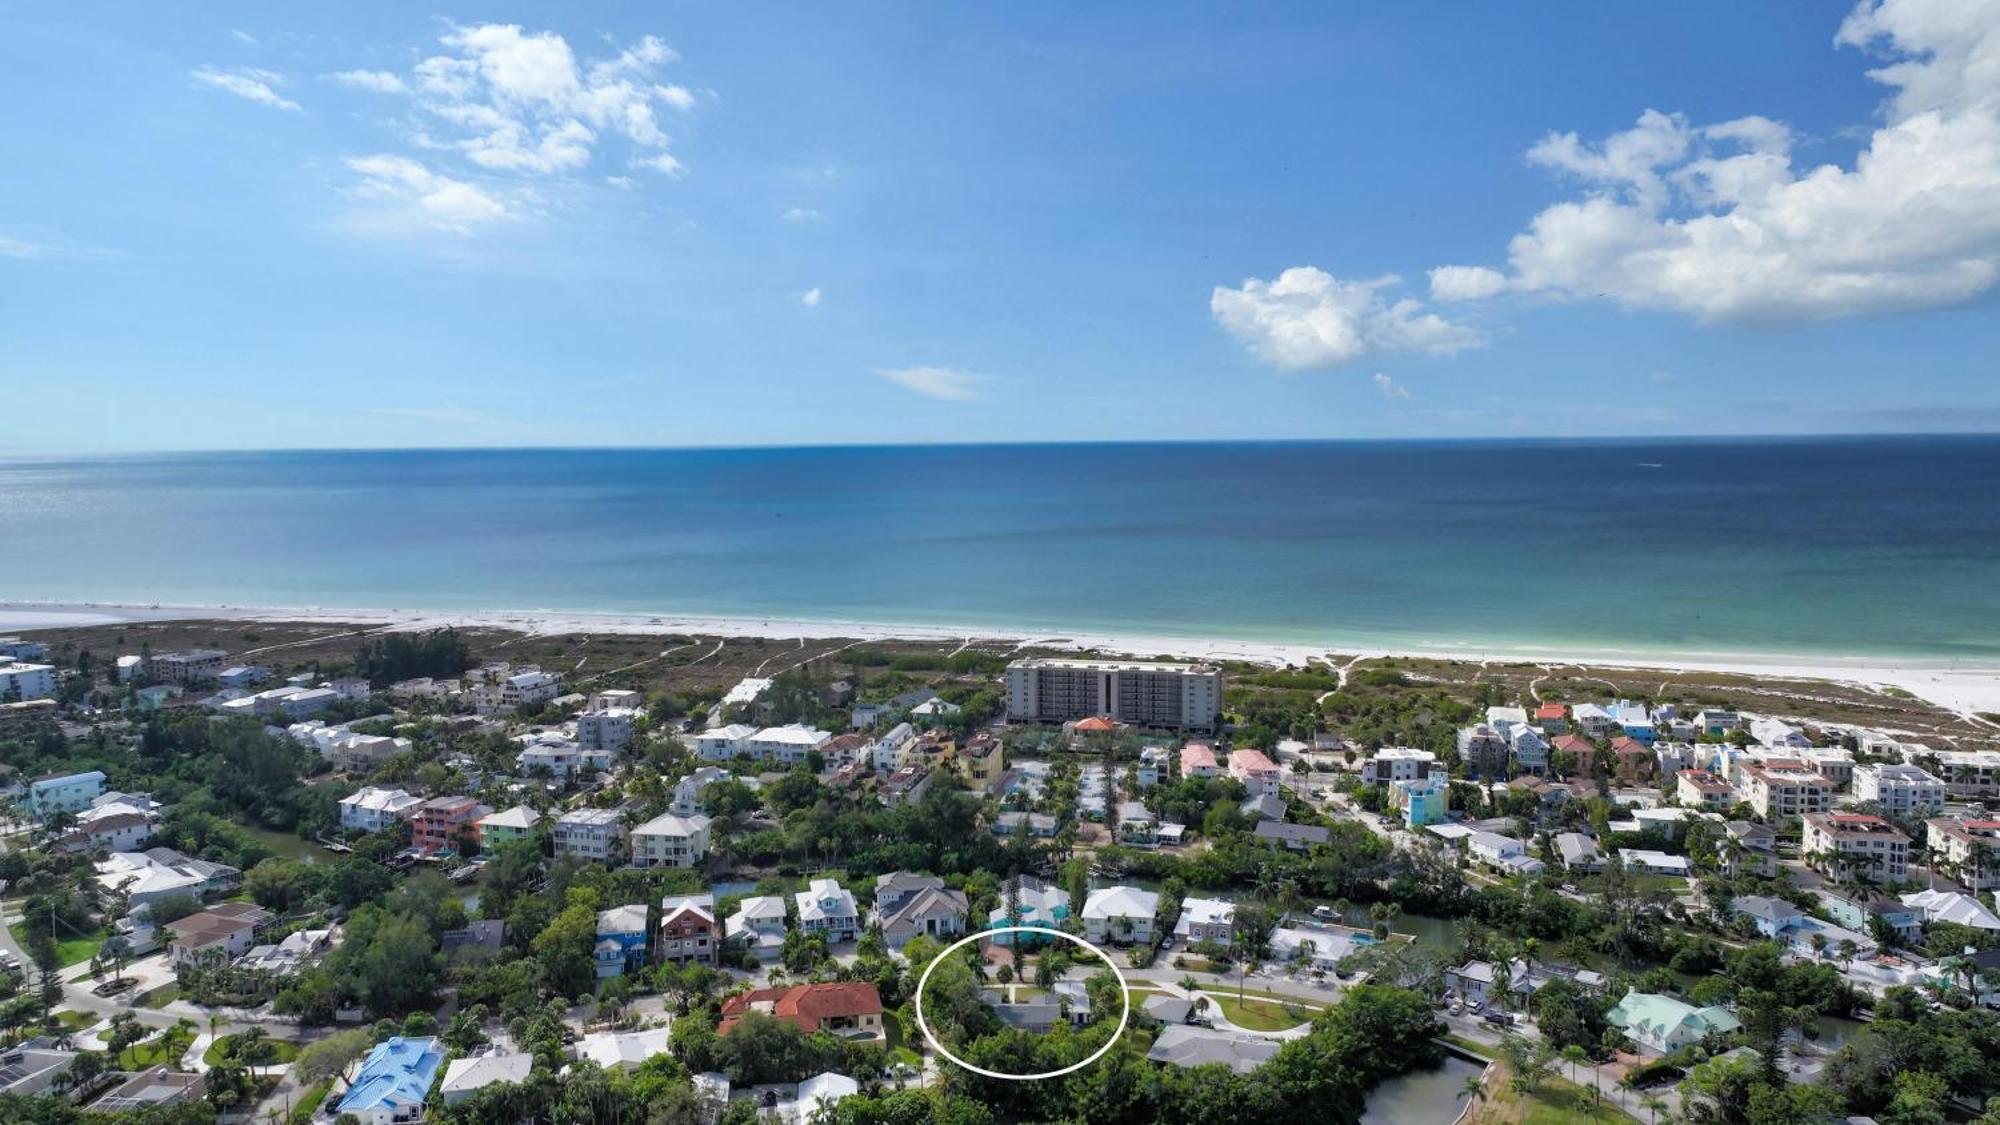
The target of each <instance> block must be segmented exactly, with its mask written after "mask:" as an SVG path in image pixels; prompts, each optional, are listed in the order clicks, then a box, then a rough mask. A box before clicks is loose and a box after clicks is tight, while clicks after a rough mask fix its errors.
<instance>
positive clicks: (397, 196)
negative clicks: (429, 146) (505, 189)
mask: <svg viewBox="0 0 2000 1125" xmlns="http://www.w3.org/2000/svg"><path fill="white" fill-rule="evenodd" d="M347 166H348V168H350V169H351V170H353V171H354V173H355V174H356V175H358V176H360V177H361V181H360V184H359V185H358V186H357V187H356V188H355V194H356V195H358V196H360V197H361V198H363V199H368V200H373V201H376V202H378V203H382V204H386V205H388V206H389V207H390V208H392V209H393V211H395V212H398V213H400V214H401V215H402V216H403V217H404V218H405V219H407V220H408V221H409V222H410V223H412V224H414V225H419V226H427V227H432V228H435V229H438V230H448V231H454V232H456V233H459V234H469V233H471V231H472V229H473V228H474V227H477V226H483V225H485V224H488V223H492V222H496V221H498V220H501V219H505V218H508V217H509V215H510V212H509V210H508V208H507V205H506V204H505V203H503V202H501V201H500V200H499V199H496V198H495V197H493V196H492V195H489V194H487V193H486V192H484V191H481V190H480V189H479V188H476V187H474V186H473V185H471V184H468V183H465V182H464V181H462V180H454V179H452V178H451V177H449V176H444V175H440V174H438V173H436V172H433V171H431V170H430V169H429V168H426V167H425V166H424V165H422V164H419V163H418V162H416V161H414V160H411V159H409V158H408V157H405V156H389V155H375V156H357V157H350V158H349V159H348V161H347Z"/></svg>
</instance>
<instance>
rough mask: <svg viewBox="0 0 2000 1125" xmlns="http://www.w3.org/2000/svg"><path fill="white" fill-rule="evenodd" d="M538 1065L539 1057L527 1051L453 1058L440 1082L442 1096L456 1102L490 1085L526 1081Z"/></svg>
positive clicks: (452, 1103)
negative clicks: (536, 1058)
mask: <svg viewBox="0 0 2000 1125" xmlns="http://www.w3.org/2000/svg"><path fill="white" fill-rule="evenodd" d="M534 1068H535V1056H533V1055H530V1054H527V1053H525V1052H522V1053H519V1054H507V1053H504V1052H493V1053H490V1054H482V1055H473V1056H470V1057H469V1058H463V1059H453V1060H452V1061H451V1064H450V1065H449V1066H447V1067H445V1070H444V1081H443V1082H442V1083H440V1084H439V1085H438V1096H439V1097H440V1098H442V1099H443V1100H444V1104H446V1105H456V1104H458V1103H459V1102H462V1101H464V1100H466V1099H467V1098H469V1097H471V1096H472V1095H473V1094H475V1093H478V1092H479V1091H480V1090H483V1089H485V1088H486V1087H488V1086H494V1085H518V1084H520V1083H522V1082H526V1081H527V1080H528V1072H529V1071H531V1070H533V1069H534Z"/></svg>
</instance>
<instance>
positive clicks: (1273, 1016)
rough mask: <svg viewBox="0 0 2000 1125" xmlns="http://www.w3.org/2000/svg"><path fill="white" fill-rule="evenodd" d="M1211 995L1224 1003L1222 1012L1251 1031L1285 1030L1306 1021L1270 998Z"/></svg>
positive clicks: (1218, 1001) (1230, 1019)
mask: <svg viewBox="0 0 2000 1125" xmlns="http://www.w3.org/2000/svg"><path fill="white" fill-rule="evenodd" d="M1209 996H1210V998H1211V999H1213V1000H1214V1001H1215V1002H1217V1003H1219V1004H1220V1005H1222V1014H1223V1016H1224V1017H1226V1018H1227V1019H1228V1020H1229V1022H1230V1023H1233V1024H1235V1025H1236V1026H1238V1027H1242V1028H1248V1029H1249V1030H1251V1031H1283V1030H1285V1029H1286V1028H1291V1027H1297V1026H1299V1025H1300V1024H1302V1023H1304V1022H1306V1021H1305V1020H1304V1019H1301V1018H1299V1017H1298V1016H1294V1015H1292V1014H1291V1013H1289V1012H1287V1011H1285V1006H1284V1005H1283V1004H1279V1003H1275V1002H1273V1001H1270V1000H1259V999H1256V998H1254V997H1253V998H1248V999H1243V1000H1238V999H1237V998H1236V997H1235V996H1234V995H1223V994H1221V993H1213V992H1212V993H1210V994H1209Z"/></svg>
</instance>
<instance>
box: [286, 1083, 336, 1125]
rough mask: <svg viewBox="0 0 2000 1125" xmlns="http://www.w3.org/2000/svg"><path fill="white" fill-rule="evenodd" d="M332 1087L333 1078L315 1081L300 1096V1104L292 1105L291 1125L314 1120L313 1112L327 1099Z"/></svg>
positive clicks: (304, 1124) (306, 1124)
mask: <svg viewBox="0 0 2000 1125" xmlns="http://www.w3.org/2000/svg"><path fill="white" fill-rule="evenodd" d="M332 1089H333V1079H331V1078H329V1079H327V1080H326V1081H324V1082H319V1083H315V1084H314V1085H313V1087H312V1088H311V1089H309V1090H307V1091H306V1092H305V1094H304V1095H303V1096H301V1097H300V1098H299V1104H297V1105H295V1106H293V1107H292V1116H291V1117H290V1118H289V1119H288V1120H289V1122H290V1125H308V1123H309V1122H311V1121H312V1118H313V1113H314V1112H315V1111H317V1110H318V1109H319V1103H321V1102H323V1101H325V1100H326V1095H327V1093H328V1092H329V1091H331V1090H332Z"/></svg>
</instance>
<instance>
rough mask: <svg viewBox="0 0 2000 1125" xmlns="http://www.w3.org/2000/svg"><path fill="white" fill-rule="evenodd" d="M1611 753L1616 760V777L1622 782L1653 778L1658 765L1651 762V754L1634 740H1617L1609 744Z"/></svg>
mask: <svg viewBox="0 0 2000 1125" xmlns="http://www.w3.org/2000/svg"><path fill="white" fill-rule="evenodd" d="M1611 752H1612V753H1613V754H1615V755H1617V758H1618V777H1619V778H1620V780H1623V781H1644V780H1646V779H1647V778H1650V777H1652V776H1653V770H1654V769H1655V768H1656V766H1657V765H1658V763H1656V762H1655V761H1654V760H1653V752H1652V750H1650V749H1648V748H1647V746H1646V744H1645V743H1643V742H1640V741H1639V740H1638V739H1636V738H1619V739H1616V740H1614V741H1613V742H1612V743H1611Z"/></svg>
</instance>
